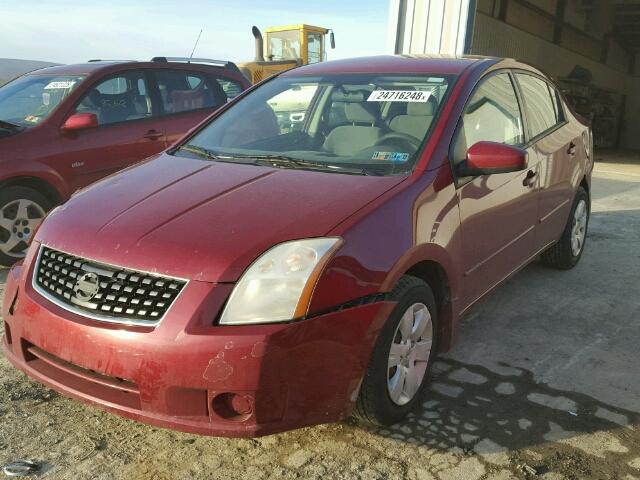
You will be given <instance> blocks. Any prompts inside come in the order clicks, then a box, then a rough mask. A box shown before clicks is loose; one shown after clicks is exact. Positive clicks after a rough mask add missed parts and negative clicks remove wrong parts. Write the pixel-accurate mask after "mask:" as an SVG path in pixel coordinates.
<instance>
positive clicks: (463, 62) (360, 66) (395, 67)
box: [282, 55, 501, 76]
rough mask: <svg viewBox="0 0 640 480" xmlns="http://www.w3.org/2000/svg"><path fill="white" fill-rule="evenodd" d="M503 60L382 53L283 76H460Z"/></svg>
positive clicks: (294, 70)
mask: <svg viewBox="0 0 640 480" xmlns="http://www.w3.org/2000/svg"><path fill="white" fill-rule="evenodd" d="M500 60H501V59H499V58H494V57H481V56H470V55H469V56H446V55H378V56H372V57H358V58H347V59H343V60H332V61H329V62H321V63H314V64H312V65H306V66H304V67H298V68H295V69H292V70H288V71H287V72H286V73H283V74H282V75H283V76H298V75H325V74H332V73H379V74H398V73H429V74H442V75H458V74H460V73H462V72H463V71H464V70H465V69H466V68H467V67H469V66H470V65H473V64H477V63H479V62H485V63H486V64H487V67H488V66H490V65H493V64H495V63H498V62H499V61H500Z"/></svg>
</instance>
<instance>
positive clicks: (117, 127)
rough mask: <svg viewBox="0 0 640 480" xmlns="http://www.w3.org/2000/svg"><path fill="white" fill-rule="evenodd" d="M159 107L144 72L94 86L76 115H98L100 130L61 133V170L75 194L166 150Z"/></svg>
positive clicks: (132, 72)
mask: <svg viewBox="0 0 640 480" xmlns="http://www.w3.org/2000/svg"><path fill="white" fill-rule="evenodd" d="M156 111H157V105H155V104H154V103H153V101H152V96H151V95H150V83H149V79H148V77H147V75H146V74H145V73H144V71H143V70H128V71H125V72H122V73H117V74H114V75H110V76H108V77H106V78H102V79H100V80H98V81H96V83H95V84H94V86H91V87H90V88H89V89H88V90H87V92H86V93H85V95H84V96H83V97H82V98H81V100H80V102H79V103H78V104H77V105H76V107H75V110H74V112H73V113H84V112H86V113H94V114H95V115H96V116H97V117H98V125H99V126H98V127H96V128H90V129H86V130H80V131H76V132H69V133H62V132H61V133H60V137H59V149H58V151H59V152H60V153H58V154H57V156H58V157H59V158H58V159H56V162H57V164H58V165H60V168H61V169H63V170H66V173H67V174H68V175H67V178H69V179H70V182H71V184H72V187H73V189H77V188H80V187H83V186H85V185H87V184H89V183H92V182H94V181H96V180H98V179H100V178H102V177H104V176H105V175H108V174H110V173H113V172H115V171H117V170H120V169H122V168H124V167H126V166H128V165H131V164H134V163H136V162H139V161H141V160H143V159H145V158H146V157H149V156H150V155H153V154H155V153H158V152H160V151H162V150H163V149H164V148H165V142H164V132H163V131H162V130H161V127H160V126H159V124H158V123H159V122H158V118H156V117H155V112H156Z"/></svg>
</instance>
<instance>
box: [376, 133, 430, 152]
mask: <svg viewBox="0 0 640 480" xmlns="http://www.w3.org/2000/svg"><path fill="white" fill-rule="evenodd" d="M385 143H392V144H396V145H397V144H398V143H399V144H401V145H402V143H404V145H402V146H406V145H407V144H408V145H409V146H410V147H411V149H412V150H417V149H418V148H420V140H418V139H417V138H416V137H414V136H412V135H409V134H406V133H400V132H389V133H385V134H384V135H382V136H381V137H380V138H379V139H378V141H377V142H376V146H378V145H384V144H385Z"/></svg>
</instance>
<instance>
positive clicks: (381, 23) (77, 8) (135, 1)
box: [0, 0, 389, 63]
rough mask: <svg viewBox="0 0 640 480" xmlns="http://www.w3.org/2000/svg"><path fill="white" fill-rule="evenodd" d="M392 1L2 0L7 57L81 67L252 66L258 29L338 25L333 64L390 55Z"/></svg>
mask: <svg viewBox="0 0 640 480" xmlns="http://www.w3.org/2000/svg"><path fill="white" fill-rule="evenodd" d="M388 13H389V3H388V0H298V1H294V0H263V1H259V0H226V1H220V0H177V1H176V0H174V1H169V0H129V1H124V0H100V1H91V0H84V1H79V0H55V1H52V0H18V1H16V0H0V58H20V59H27V60H44V61H51V62H59V63H78V62H84V61H86V60H88V59H91V58H101V59H118V60H125V59H126V60H128V59H132V60H146V59H150V58H151V57H154V56H189V54H190V53H191V49H192V48H193V45H194V43H195V40H196V37H197V36H198V32H199V31H200V29H203V32H202V37H201V39H200V42H199V44H198V47H197V49H196V51H195V54H194V56H195V57H205V58H214V59H220V60H223V59H224V60H232V61H242V60H245V61H248V60H252V59H253V58H254V43H253V36H252V35H251V26H252V25H257V26H258V27H259V28H260V29H262V30H263V32H264V29H265V28H267V27H269V26H275V25H287V24H297V23H307V24H311V25H317V26H322V27H326V28H332V29H333V30H334V32H335V38H336V48H335V50H329V51H328V59H330V60H331V59H337V58H348V57H355V56H362V55H375V54H381V53H387V18H388Z"/></svg>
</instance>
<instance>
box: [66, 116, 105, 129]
mask: <svg viewBox="0 0 640 480" xmlns="http://www.w3.org/2000/svg"><path fill="white" fill-rule="evenodd" d="M97 126H98V117H97V116H96V114H95V113H74V114H73V115H71V116H70V117H69V118H67V120H66V121H65V122H64V124H63V125H62V130H63V131H64V132H76V131H78V130H85V129H87V128H95V127H97Z"/></svg>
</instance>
